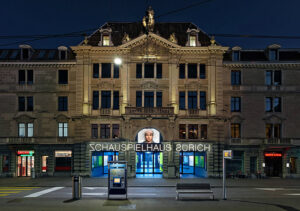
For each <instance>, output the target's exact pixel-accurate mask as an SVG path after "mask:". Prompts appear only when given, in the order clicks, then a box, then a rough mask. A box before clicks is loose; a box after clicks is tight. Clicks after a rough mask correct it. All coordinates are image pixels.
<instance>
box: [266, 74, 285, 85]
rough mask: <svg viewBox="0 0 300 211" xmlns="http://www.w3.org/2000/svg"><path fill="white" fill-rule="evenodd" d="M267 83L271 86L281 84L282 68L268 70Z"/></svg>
mask: <svg viewBox="0 0 300 211" xmlns="http://www.w3.org/2000/svg"><path fill="white" fill-rule="evenodd" d="M265 82H266V85H268V86H271V85H275V86H279V85H281V70H275V71H272V70H266V80H265Z"/></svg>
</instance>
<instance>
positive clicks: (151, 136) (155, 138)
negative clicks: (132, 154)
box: [138, 128, 160, 144]
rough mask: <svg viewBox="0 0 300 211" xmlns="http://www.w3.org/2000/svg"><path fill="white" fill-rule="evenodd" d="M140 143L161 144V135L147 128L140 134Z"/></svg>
mask: <svg viewBox="0 0 300 211" xmlns="http://www.w3.org/2000/svg"><path fill="white" fill-rule="evenodd" d="M138 143H145V144H151V143H155V144H158V143H160V133H159V131H158V130H156V129H154V128H145V129H142V130H141V131H140V132H139V133H138Z"/></svg>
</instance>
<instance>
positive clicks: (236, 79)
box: [231, 70, 241, 85]
mask: <svg viewBox="0 0 300 211" xmlns="http://www.w3.org/2000/svg"><path fill="white" fill-rule="evenodd" d="M231 85H241V71H240V70H231Z"/></svg>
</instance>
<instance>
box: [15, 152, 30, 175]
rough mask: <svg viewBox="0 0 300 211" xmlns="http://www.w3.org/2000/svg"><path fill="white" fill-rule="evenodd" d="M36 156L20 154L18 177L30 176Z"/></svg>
mask: <svg viewBox="0 0 300 211" xmlns="http://www.w3.org/2000/svg"><path fill="white" fill-rule="evenodd" d="M32 168H34V156H18V177H30V176H31V169H32Z"/></svg>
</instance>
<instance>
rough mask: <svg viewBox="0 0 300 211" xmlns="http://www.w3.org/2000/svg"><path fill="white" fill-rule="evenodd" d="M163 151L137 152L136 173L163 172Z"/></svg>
mask: <svg viewBox="0 0 300 211" xmlns="http://www.w3.org/2000/svg"><path fill="white" fill-rule="evenodd" d="M162 171H163V153H162V152H137V153H136V173H137V174H162Z"/></svg>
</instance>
